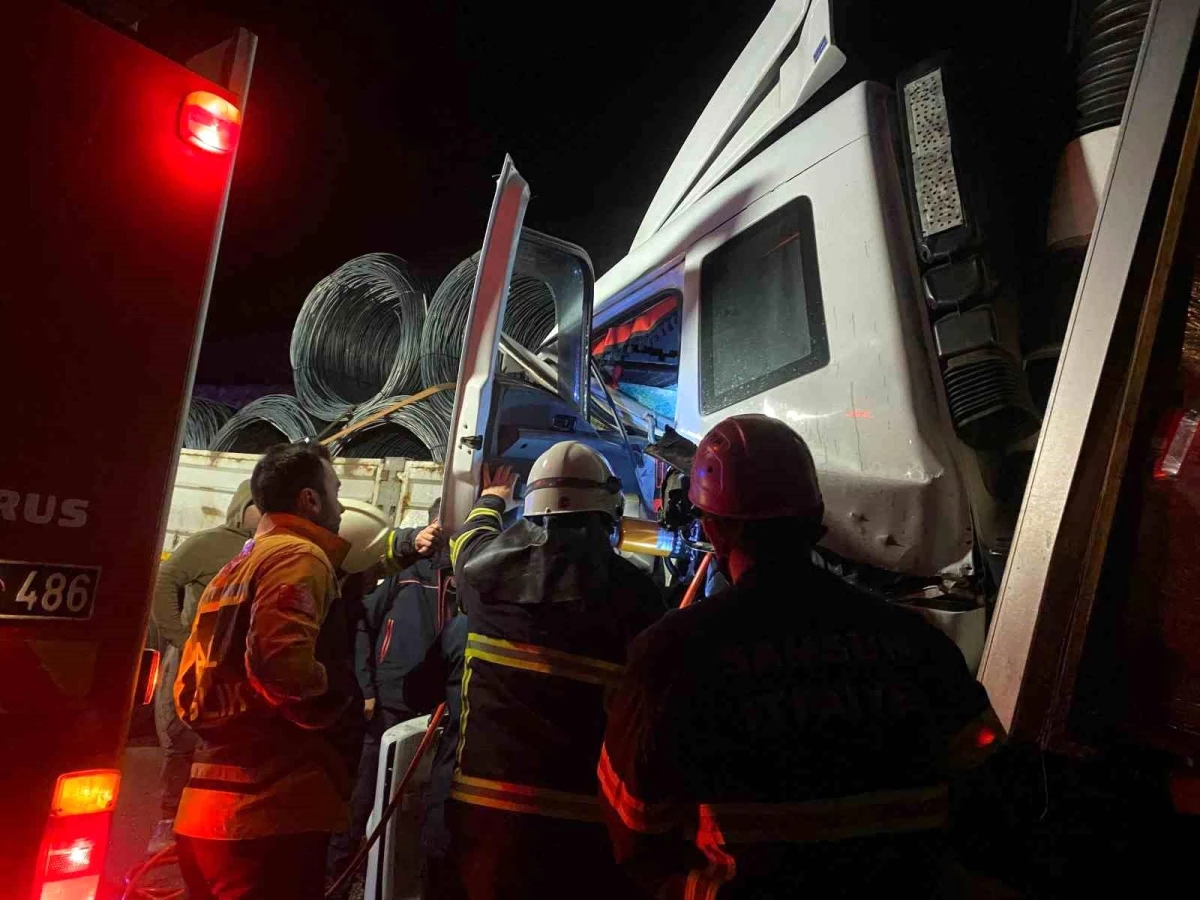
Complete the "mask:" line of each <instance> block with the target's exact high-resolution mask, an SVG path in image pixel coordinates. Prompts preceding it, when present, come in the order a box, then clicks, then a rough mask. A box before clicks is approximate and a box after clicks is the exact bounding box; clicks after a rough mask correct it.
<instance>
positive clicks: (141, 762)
mask: <svg viewBox="0 0 1200 900" xmlns="http://www.w3.org/2000/svg"><path fill="white" fill-rule="evenodd" d="M162 757H163V754H162V750H160V749H159V748H158V747H157V746H130V747H128V748H126V750H125V761H124V763H123V764H122V766H121V793H120V796H119V797H118V798H117V811H116V815H115V816H114V817H113V831H112V837H111V839H110V840H109V849H108V869H107V872H106V876H107V880H108V881H109V882H110V883H111V884H113V885H115V886H117V890H118V893H117V896H118V897H119V896H120V893H119V891H120V889H122V888H123V887H124V879H125V875H126V873H127V872H129V870H130V869H131V868H133V867H134V866H136V865H137V864H138V863H140V862H142V861H143V860H144V859H145V858H146V844H147V843H149V841H150V834H151V832H152V831H153V830H154V824H155V823H156V822H157V821H158V815H159V788H158V771H159V769H160V768H161V766H162ZM145 883H146V884H148V885H154V886H155V887H179V888H182V887H183V882H182V880H181V879H180V877H179V871H178V869H176V868H174V867H171V868H164V869H160V870H157V871H155V872H153V873H151V874H150V875H149V876H148V877H147V880H146V882H145Z"/></svg>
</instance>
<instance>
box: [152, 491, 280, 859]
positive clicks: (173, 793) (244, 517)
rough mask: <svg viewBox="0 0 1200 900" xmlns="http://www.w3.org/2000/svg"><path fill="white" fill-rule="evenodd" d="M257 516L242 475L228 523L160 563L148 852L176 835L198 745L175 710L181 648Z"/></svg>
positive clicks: (197, 536)
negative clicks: (156, 815) (204, 596)
mask: <svg viewBox="0 0 1200 900" xmlns="http://www.w3.org/2000/svg"><path fill="white" fill-rule="evenodd" d="M258 520H259V512H258V507H256V506H255V505H254V501H253V500H252V499H251V497H250V482H249V481H243V482H242V483H241V484H240V485H238V488H237V490H236V491H235V492H234V494H233V499H232V500H231V501H230V503H229V510H228V512H227V513H226V517H225V524H224V525H220V526H218V527H216V528H206V529H205V530H204V531H198V532H196V533H195V534H193V535H192V536H191V537H189V538H188V539H187V540H185V541H184V542H183V543H182V544H180V545H179V546H178V547H176V548H175V549H174V550H172V551H171V555H170V556H169V557H168V558H167V559H165V560H163V563H162V565H161V566H159V567H158V576H157V577H156V579H155V582H154V596H153V600H152V604H151V607H150V614H151V616H152V617H153V619H154V625H155V627H156V628H157V629H158V634H159V636H160V637H161V638H162V642H163V645H164V646H163V649H162V670H161V672H160V673H159V683H158V689H157V690H156V691H155V694H154V725H155V730H156V731H157V732H158V740H159V744H160V745H161V746H162V748H163V751H164V752H163V764H162V772H161V774H160V776H159V781H160V783H161V784H162V818H161V819H160V820H159V822H158V824H157V825H155V826H154V832H153V834H152V835H151V837H150V844H149V846H148V847H147V850H146V852H148V853H157V852H158V851H159V850H162V849H163V848H164V847H166V846H167V845H168V844H170V843H171V841H172V840H173V839H174V836H173V835H172V833H171V828H172V825H173V823H174V821H175V812H176V811H177V810H178V809H179V797H180V795H181V794H182V793H183V787H184V785H185V784H187V780H188V773H189V772H190V771H191V768H192V754H193V753H194V752H195V750H196V735H195V733H194V732H193V731H192V730H191V729H190V728H188V727H187V726H186V725H184V724H183V722H181V721H180V720H179V716H177V715H175V698H174V696H172V692H173V690H174V686H175V676H176V674H178V672H179V653H180V649H181V648H182V647H183V645H184V642H185V641H187V638H188V633H189V632H190V631H191V630H192V619H194V618H195V616H196V605H197V604H198V603H199V602H200V594H201V593H203V591H204V589H205V588H206V587H207V586H208V583H209V582H210V581H212V579H213V576H215V575H216V574H217V573H218V572H219V571H221V569H222V567H224V565H225V563H227V562H229V561H230V560H231V559H233V558H234V557H235V556H237V554H238V552H239V551H240V550H241V549H242V547H243V545H245V543H246V541H248V540H249V539H250V538H251V537H252V536H253V534H254V529H255V528H257V527H258Z"/></svg>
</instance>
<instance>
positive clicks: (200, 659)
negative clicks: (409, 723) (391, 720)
mask: <svg viewBox="0 0 1200 900" xmlns="http://www.w3.org/2000/svg"><path fill="white" fill-rule="evenodd" d="M348 550H349V545H348V544H347V543H346V542H345V541H344V540H342V539H341V538H340V537H338V536H337V535H336V534H333V533H331V532H329V531H326V530H325V529H324V528H321V527H320V526H318V525H315V524H313V523H312V522H309V521H307V520H305V519H302V518H299V517H297V516H291V515H280V514H271V515H265V516H263V519H262V522H261V524H260V525H259V527H258V531H257V532H256V533H255V535H254V539H253V540H252V541H248V542H247V543H246V546H245V547H244V548H243V549H242V552H241V553H240V554H238V555H237V556H236V557H235V558H234V559H233V560H232V561H230V563H229V564H228V565H227V566H225V568H223V569H222V570H221V571H220V572H219V573H218V574H217V576H216V577H215V578H214V579H213V580H212V581H211V582H209V585H208V588H207V589H206V590H205V591H204V594H203V596H202V597H201V598H200V605H199V608H198V609H197V612H196V620H195V623H194V624H193V626H192V633H191V636H190V637H189V638H188V640H187V643H186V644H184V648H183V658H182V660H181V663H180V667H179V676H178V678H177V679H176V681H175V708H176V711H177V712H178V714H179V717H180V718H181V719H182V720H183V721H184V723H185V724H187V725H188V726H189V727H190V728H192V729H193V730H194V731H196V732H197V733H199V735H200V736H201V738H203V745H202V747H201V749H200V750H198V751H197V754H196V757H195V761H194V762H193V764H192V775H191V780H190V781H189V782H188V786H187V788H186V789H185V790H184V792H183V798H182V801H181V803H180V806H179V813H178V815H177V817H176V820H175V830H176V832H178V833H179V834H183V835H187V836H189V837H197V838H209V839H216V840H244V839H251V838H259V837H266V836H269V835H275V834H286V833H299V832H306V831H326V832H332V831H338V830H341V829H344V828H345V827H346V825H347V821H348V811H349V810H348V802H349V794H350V788H351V785H352V778H353V775H354V768H355V766H356V763H357V759H358V753H359V746H360V745H361V738H362V730H363V722H362V708H361V704H362V701H361V694H360V693H359V690H358V684H357V682H356V681H355V679H354V666H353V660H352V658H351V643H350V635H349V633H348V630H347V618H346V616H345V615H343V614H342V610H341V609H340V608H339V607H338V606H337V604H338V601H339V589H338V583H337V580H336V578H335V572H336V569H337V566H339V565H340V564H341V562H342V560H343V559H344V558H345V556H346V552H347V551H348Z"/></svg>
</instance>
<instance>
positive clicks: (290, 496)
mask: <svg viewBox="0 0 1200 900" xmlns="http://www.w3.org/2000/svg"><path fill="white" fill-rule="evenodd" d="M341 486H342V483H341V481H340V480H339V479H338V477H337V473H336V472H335V471H334V470H333V460H332V459H331V458H330V456H329V451H328V450H326V449H325V447H324V446H322V445H321V444H320V443H318V442H317V441H314V440H304V441H301V442H298V443H295V444H276V445H275V446H274V447H272V448H270V449H269V450H268V451H267V452H266V453H264V454H263V457H262V459H260V460H259V461H258V464H257V465H256V466H255V467H254V474H252V475H251V476H250V494H251V496H252V497H253V498H254V505H255V506H257V507H258V508H259V509H260V510H262V511H263V512H264V513H289V514H291V515H294V516H300V517H301V518H302V519H308V520H309V521H310V522H313V523H315V524H317V525H320V526H321V527H322V528H324V529H326V530H328V531H332V532H333V533H334V534H337V531H338V528H339V526H340V525H341V521H342V505H341V503H339V502H338V489H339V488H341Z"/></svg>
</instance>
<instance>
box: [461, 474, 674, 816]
mask: <svg viewBox="0 0 1200 900" xmlns="http://www.w3.org/2000/svg"><path fill="white" fill-rule="evenodd" d="M503 509H504V504H503V502H502V501H501V500H500V499H498V498H495V497H487V496H485V497H481V498H480V499H479V501H478V503H477V504H476V506H475V508H474V509H473V510H472V511H471V514H470V516H469V517H468V519H467V521H466V522H465V523H464V525H463V526H462V528H461V529H459V532H458V534H457V535H456V536H455V537H454V538H453V539H452V540H451V542H450V547H451V557H452V558H453V560H454V571H455V577H456V580H457V584H458V596H459V600H460V603H461V604H462V606H463V608H464V609H465V611H466V613H467V618H468V621H469V622H470V633H469V634H468V635H467V644H466V654H465V659H466V664H465V671H464V675H463V709H462V725H461V735H460V738H459V745H458V766H457V770H456V771H455V773H454V786H453V789H452V791H451V796H452V797H453V798H454V799H455V800H458V801H460V802H462V803H466V804H474V805H475V806H483V807H490V808H491V809H493V810H505V811H508V812H517V813H533V814H537V815H541V816H549V817H553V818H559V819H570V820H575V821H591V822H598V821H600V820H601V812H600V805H599V802H598V800H597V786H596V761H597V758H598V756H599V753H600V744H601V741H602V740H603V737H604V721H605V711H604V695H605V691H606V690H607V689H609V688H611V687H614V686H615V685H616V683H617V681H618V679H619V678H620V675H621V672H622V670H623V668H624V665H625V657H626V650H627V648H628V646H629V644H630V642H631V641H632V640H633V638H634V636H635V635H637V634H638V633H639V632H640V631H641V630H642V629H643V628H645V627H646V626H647V625H649V624H650V623H651V622H653V621H654V620H655V619H656V618H657V617H658V615H659V614H660V613H661V612H662V603H661V600H660V598H659V596H658V591H657V589H656V588H655V586H654V583H653V582H652V581H650V579H649V578H647V577H646V576H645V575H643V574H642V573H641V572H639V571H638V570H637V569H636V568H634V566H633V564H632V563H629V562H627V561H626V560H624V559H622V558H621V557H620V556H618V555H617V554H616V553H615V552H613V550H612V549H611V547H610V546H609V544H608V542H607V535H606V534H604V533H603V532H602V531H599V532H597V531H596V530H589V529H588V527H587V526H582V525H578V524H570V523H568V522H567V520H566V518H565V517H555V518H552V519H551V521H550V523H549V527H542V526H539V525H535V524H534V523H533V522H530V521H528V520H521V521H518V522H517V523H516V524H514V525H513V526H512V527H511V528H508V529H507V530H505V531H503V532H501V529H500V526H501V521H502V518H501V517H502V513H503ZM570 518H571V519H574V520H575V523H579V522H580V521H581V520H580V519H579V518H577V517H575V516H572V517H570ZM587 518H588V519H593V520H594V517H587ZM593 529H594V526H593Z"/></svg>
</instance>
